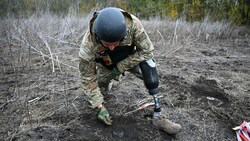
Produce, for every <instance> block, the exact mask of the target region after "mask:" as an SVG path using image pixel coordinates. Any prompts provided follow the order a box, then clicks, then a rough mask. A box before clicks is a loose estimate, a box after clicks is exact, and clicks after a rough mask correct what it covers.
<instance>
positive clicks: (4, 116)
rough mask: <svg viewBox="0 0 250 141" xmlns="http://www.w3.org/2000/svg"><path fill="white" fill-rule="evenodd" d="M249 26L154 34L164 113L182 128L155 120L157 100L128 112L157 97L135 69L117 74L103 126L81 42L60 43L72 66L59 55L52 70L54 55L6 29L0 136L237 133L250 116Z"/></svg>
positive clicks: (223, 138)
mask: <svg viewBox="0 0 250 141" xmlns="http://www.w3.org/2000/svg"><path fill="white" fill-rule="evenodd" d="M249 33H250V32H248V31H244V33H242V34H238V36H235V37H223V38H208V39H207V38H206V40H205V38H204V39H197V40H192V41H191V42H190V40H189V42H185V41H184V40H183V41H177V42H178V43H176V44H174V45H172V44H163V43H162V42H161V40H160V39H157V37H155V38H152V41H153V43H154V44H155V60H156V62H157V68H158V73H159V78H160V85H159V88H160V94H159V97H160V104H161V106H162V109H163V111H162V113H163V114H164V115H166V116H167V117H168V118H169V119H171V120H172V121H175V122H177V123H179V124H181V125H182V130H181V131H180V133H178V134H176V135H168V134H166V133H164V132H163V131H159V130H157V129H155V128H154V127H153V125H152V124H151V120H150V115H151V114H152V111H153V107H148V108H146V109H144V110H140V111H137V112H134V113H132V114H130V115H124V114H125V113H126V112H129V111H131V110H134V109H136V108H138V106H139V105H140V104H142V103H143V102H153V101H152V97H151V96H150V95H149V94H148V93H147V90H146V89H145V88H144V84H143V81H141V80H139V79H138V78H136V77H135V76H134V75H132V74H130V73H126V74H125V76H124V77H122V81H121V82H116V81H114V83H113V86H112V88H111V90H110V91H109V93H108V94H107V95H105V100H106V103H105V105H106V107H107V109H108V110H109V111H110V114H111V115H112V117H113V125H112V126H105V125H103V124H102V123H100V122H99V121H97V118H96V111H95V110H93V109H91V108H90V107H89V103H88V102H87V100H86V98H85V96H84V94H83V92H82V90H81V83H80V78H79V72H78V69H77V65H78V61H79V60H78V51H79V47H78V46H70V45H69V46H67V47H65V48H63V49H62V48H61V51H60V53H58V54H56V55H55V56H54V57H55V58H56V56H57V57H58V58H59V60H60V62H63V63H64V64H69V65H70V66H67V65H63V64H60V63H59V62H57V61H56V60H55V62H54V63H55V65H54V66H55V72H52V70H53V65H52V61H51V59H49V58H48V57H46V56H42V55H41V54H39V53H37V52H33V51H32V49H30V50H25V49H23V48H22V47H21V46H22V44H21V43H20V44H19V45H20V46H17V44H15V45H13V44H12V41H13V42H14V41H15V40H12V39H8V38H7V36H6V35H4V34H3V33H2V40H1V41H2V42H3V40H6V41H7V42H3V44H2V45H1V48H0V52H1V56H0V57H1V59H0V64H1V74H0V84H1V85H0V93H1V95H0V112H1V114H0V126H1V127H0V140H13V141H29V140H43V141H50V140H60V141H67V140H81V141H83V140H86V141H100V140H107V141H117V140H122V141H146V140H156V141H163V140H164V141H173V140H180V141H198V140H202V141H204V140H207V141H211V140H216V141H217V140H218V141H232V140H236V135H235V131H233V130H232V129H231V128H232V127H234V126H237V125H240V124H241V122H242V121H243V120H246V121H250V102H249V101H250V67H249V66H250V34H249ZM149 35H150V36H151V37H153V36H155V35H157V31H155V33H154V32H149ZM166 40H167V39H166ZM78 43H79V42H78ZM170 49H171V50H172V51H171V52H168V50H170ZM173 50H174V51H173Z"/></svg>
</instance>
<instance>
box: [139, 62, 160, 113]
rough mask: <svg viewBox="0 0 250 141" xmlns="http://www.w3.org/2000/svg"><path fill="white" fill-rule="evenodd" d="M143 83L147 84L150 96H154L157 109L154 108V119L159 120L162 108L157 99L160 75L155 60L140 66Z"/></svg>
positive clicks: (142, 63)
mask: <svg viewBox="0 0 250 141" xmlns="http://www.w3.org/2000/svg"><path fill="white" fill-rule="evenodd" d="M139 65H140V68H141V72H142V76H143V81H144V83H145V86H146V88H147V89H148V91H149V94H150V95H152V96H153V98H154V103H155V108H154V114H153V118H157V117H159V116H160V115H161V108H160V104H159V100H158V98H157V97H156V96H157V94H158V93H159V88H158V85H159V79H158V74H157V70H156V64H155V62H154V60H153V59H150V60H147V61H143V62H141V63H140V64H139Z"/></svg>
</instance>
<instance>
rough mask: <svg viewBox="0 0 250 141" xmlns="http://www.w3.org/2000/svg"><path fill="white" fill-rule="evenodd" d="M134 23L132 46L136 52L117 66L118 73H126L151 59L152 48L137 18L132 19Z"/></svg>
mask: <svg viewBox="0 0 250 141" xmlns="http://www.w3.org/2000/svg"><path fill="white" fill-rule="evenodd" d="M134 21H135V24H134V26H133V28H134V35H133V44H134V45H135V46H136V52H135V53H134V54H132V55H129V57H128V58H126V59H124V60H122V61H121V62H119V63H118V64H117V68H118V70H119V71H120V72H124V71H127V70H129V69H131V68H133V67H134V66H136V65H138V64H139V63H140V62H142V61H145V60H149V59H152V58H153V50H154V46H153V44H152V42H151V40H150V38H149V36H148V34H147V33H146V31H145V29H144V27H143V25H142V23H141V22H140V20H139V19H138V18H136V17H134Z"/></svg>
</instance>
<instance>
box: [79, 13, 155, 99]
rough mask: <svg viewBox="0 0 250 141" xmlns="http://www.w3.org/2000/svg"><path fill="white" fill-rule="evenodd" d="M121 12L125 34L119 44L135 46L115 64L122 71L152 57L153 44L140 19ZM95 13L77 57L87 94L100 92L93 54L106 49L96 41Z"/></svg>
mask: <svg viewBox="0 0 250 141" xmlns="http://www.w3.org/2000/svg"><path fill="white" fill-rule="evenodd" d="M121 12H122V13H123V15H124V17H125V19H126V25H127V35H126V36H125V37H124V39H123V40H122V42H121V43H120V45H119V46H130V45H132V44H133V45H135V46H136V52H135V53H134V54H132V55H130V56H129V57H127V58H126V59H124V60H122V61H120V62H119V63H118V64H117V68H118V70H119V71H120V72H124V71H127V70H129V69H131V68H132V67H134V66H135V65H138V64H139V63H140V62H142V61H144V60H149V59H152V58H153V50H154V46H153V44H152V42H151V41H150V39H149V36H148V34H147V33H146V31H145V29H144V27H143V25H142V24H141V22H140V20H139V19H138V18H137V17H135V16H134V15H132V14H129V13H128V12H125V11H123V10H121ZM97 15H98V12H96V13H95V14H94V16H93V18H92V19H91V20H90V23H89V29H88V30H87V31H86V33H85V35H84V37H83V40H82V43H81V45H80V51H79V57H80V58H81V61H80V66H79V70H80V73H81V80H82V83H83V89H84V92H85V93H86V94H87V95H88V94H90V93H100V92H99V88H98V86H97V76H96V65H97V64H96V62H95V54H96V53H98V52H100V51H102V50H105V49H107V48H105V47H103V46H102V45H101V44H100V43H98V42H97V41H96V38H95V34H94V33H93V23H94V21H95V19H96V17H97Z"/></svg>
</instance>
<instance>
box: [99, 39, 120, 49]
mask: <svg viewBox="0 0 250 141" xmlns="http://www.w3.org/2000/svg"><path fill="white" fill-rule="evenodd" d="M101 43H102V45H103V46H104V47H107V48H109V50H111V51H112V50H114V49H115V47H117V46H118V45H119V44H120V41H117V42H113V43H110V42H105V41H103V40H101Z"/></svg>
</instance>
